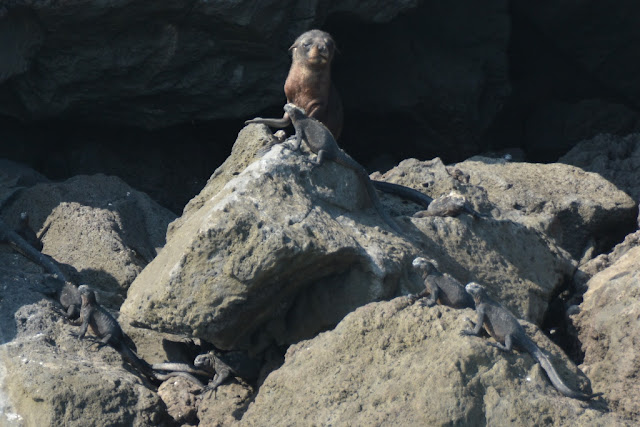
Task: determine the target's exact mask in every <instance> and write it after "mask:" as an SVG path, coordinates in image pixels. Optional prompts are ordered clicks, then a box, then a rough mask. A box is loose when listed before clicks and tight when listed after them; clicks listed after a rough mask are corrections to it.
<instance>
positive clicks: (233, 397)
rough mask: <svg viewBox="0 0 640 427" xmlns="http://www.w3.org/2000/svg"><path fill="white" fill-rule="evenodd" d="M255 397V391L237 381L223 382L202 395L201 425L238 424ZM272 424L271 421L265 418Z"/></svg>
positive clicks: (210, 426)
mask: <svg viewBox="0 0 640 427" xmlns="http://www.w3.org/2000/svg"><path fill="white" fill-rule="evenodd" d="M254 397H255V391H254V390H253V389H252V388H251V387H249V386H247V385H245V384H241V383H237V382H235V381H233V382H231V383H227V384H223V385H221V386H220V387H218V388H217V389H216V391H215V393H213V392H207V393H205V394H204V395H203V396H202V399H201V400H200V402H199V404H198V419H199V420H200V423H199V424H198V425H199V426H201V427H223V426H230V425H235V424H237V421H238V420H240V419H241V418H242V415H243V414H244V411H245V410H246V408H247V406H248V405H249V403H250V402H252V401H253V398H254ZM263 422H264V423H267V424H271V421H268V420H266V419H265V420H263ZM240 425H242V423H240Z"/></svg>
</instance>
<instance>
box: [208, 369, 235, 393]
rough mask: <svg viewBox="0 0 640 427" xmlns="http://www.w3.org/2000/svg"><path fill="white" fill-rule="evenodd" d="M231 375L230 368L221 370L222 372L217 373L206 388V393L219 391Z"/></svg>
mask: <svg viewBox="0 0 640 427" xmlns="http://www.w3.org/2000/svg"><path fill="white" fill-rule="evenodd" d="M230 375H231V370H229V368H222V369H220V371H218V372H216V374H215V375H214V376H213V379H212V380H211V381H210V382H209V384H207V386H206V387H205V388H204V391H207V390H215V389H217V388H218V386H219V385H220V384H222V383H223V382H224V380H226V379H227V378H229V376H230Z"/></svg>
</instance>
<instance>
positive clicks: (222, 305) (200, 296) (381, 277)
mask: <svg viewBox="0 0 640 427" xmlns="http://www.w3.org/2000/svg"><path fill="white" fill-rule="evenodd" d="M256 129H258V130H259V131H258V133H259V132H262V136H261V137H260V136H259V135H258V134H256ZM268 136H269V133H268V131H267V130H266V128H265V127H264V126H261V125H260V126H258V125H253V126H249V127H246V128H245V130H243V132H241V134H240V136H239V139H238V142H237V143H236V144H237V145H239V146H244V148H237V150H238V151H241V152H244V153H245V154H246V155H247V156H248V157H250V158H251V157H253V156H254V155H255V152H256V151H257V150H258V149H259V148H260V147H261V146H262V144H261V143H260V141H261V140H263V139H264V138H266V137H268ZM226 175H227V174H225V173H223V172H216V173H215V174H214V178H213V179H212V180H211V181H210V183H209V184H208V186H211V187H212V188H219V191H218V192H214V191H212V190H210V189H208V188H206V189H205V190H203V193H205V194H207V196H206V197H204V198H202V199H203V200H204V204H203V205H202V206H201V207H200V208H199V209H197V211H195V212H192V213H191V214H188V213H187V214H186V215H185V216H186V220H182V221H181V224H180V225H179V229H176V228H175V227H173V228H172V232H171V233H170V235H169V240H168V241H167V245H166V246H165V247H164V249H163V251H162V252H161V253H160V254H159V256H158V257H157V258H156V259H155V260H154V262H152V264H150V266H149V267H147V268H146V269H145V270H144V272H143V273H142V274H141V275H140V276H139V277H138V278H137V279H136V281H135V282H134V284H133V285H132V287H131V288H130V289H129V294H128V297H127V300H126V302H125V303H124V305H123V306H122V309H121V310H122V312H123V313H124V314H126V315H127V316H129V317H130V318H131V319H133V320H134V321H135V322H137V324H139V325H144V326H146V327H153V328H155V329H160V330H166V331H168V332H172V333H187V334H192V335H194V336H196V337H198V338H202V339H205V340H207V341H209V342H212V343H213V344H215V345H216V346H218V347H220V348H222V349H230V348H238V347H240V348H254V350H255V349H256V348H255V347H257V350H260V347H261V346H263V345H266V344H269V343H271V342H275V343H278V344H285V343H286V344H288V343H291V342H295V341H297V340H299V339H300V338H302V337H308V336H312V335H313V334H315V333H317V332H319V331H320V330H323V329H325V328H327V327H332V326H333V325H335V324H336V323H337V322H338V321H339V320H340V319H341V318H342V317H343V316H344V315H345V314H347V313H348V312H350V311H352V310H353V309H355V308H356V307H357V306H359V305H362V304H364V303H366V302H369V301H371V300H375V299H386V298H389V297H392V296H394V295H396V294H399V293H400V294H401V293H404V292H408V286H410V285H409V282H408V280H407V278H406V277H403V276H406V273H405V272H406V271H407V270H408V268H406V267H407V266H408V265H410V263H411V260H412V259H413V258H412V256H413V254H414V253H415V251H416V249H415V248H414V247H413V246H412V245H411V244H410V243H408V242H407V241H406V240H404V239H402V238H400V237H399V236H397V235H395V234H394V233H393V232H392V231H390V230H389V229H388V227H387V226H386V225H385V224H384V222H382V220H381V219H380V218H379V217H378V216H377V214H376V213H375V211H374V210H373V209H364V210H363V209H362V206H364V205H366V203H367V199H366V193H365V192H364V190H363V189H362V188H361V186H360V183H359V180H358V178H357V177H356V175H355V174H353V173H352V172H351V171H346V170H345V168H343V167H340V166H339V165H337V164H335V163H333V162H327V164H326V165H323V166H322V167H318V168H315V167H314V166H313V164H312V162H311V161H310V159H309V155H308V153H302V154H301V153H294V152H291V151H290V150H288V149H286V148H283V146H282V145H276V146H275V147H273V148H272V149H271V151H269V152H268V153H267V154H266V155H265V156H264V157H262V158H261V159H260V160H258V161H256V162H254V163H251V164H250V165H249V166H248V167H247V168H246V169H244V170H242V171H241V172H240V173H239V174H238V175H237V176H234V178H233V179H231V180H230V181H228V182H226V184H225V183H224V181H225V180H226V179H227V178H228V176H226ZM217 176H219V177H220V179H219V180H218V179H217V178H216V177H217ZM220 180H222V183H220V182H219V181H220ZM345 180H346V181H347V185H338V183H344V181H345ZM211 194H213V195H212V196H209V195H211ZM310 313H313V314H314V315H313V316H310ZM252 336H253V338H252ZM256 340H257V342H256Z"/></svg>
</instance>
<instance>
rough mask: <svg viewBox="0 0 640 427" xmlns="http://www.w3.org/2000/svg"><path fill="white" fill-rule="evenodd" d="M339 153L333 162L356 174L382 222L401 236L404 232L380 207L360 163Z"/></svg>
mask: <svg viewBox="0 0 640 427" xmlns="http://www.w3.org/2000/svg"><path fill="white" fill-rule="evenodd" d="M340 152H341V153H342V154H343V155H338V156H337V157H336V158H335V159H334V161H335V162H336V163H339V164H341V165H343V166H346V167H348V168H349V169H352V170H353V171H355V172H356V173H357V174H358V176H359V177H360V179H361V180H362V183H363V184H364V185H365V187H366V188H367V194H368V195H369V200H371V204H372V205H373V206H374V207H375V208H376V210H377V211H378V214H379V215H380V216H381V217H382V219H383V220H384V222H386V223H387V224H389V227H391V228H393V229H394V230H395V231H397V232H398V233H400V234H403V233H404V232H403V231H402V229H401V228H400V226H399V225H398V223H396V222H395V221H394V220H393V218H391V215H389V214H388V213H387V211H385V210H384V207H383V206H382V202H380V198H379V197H378V193H376V189H375V188H374V187H373V184H372V183H371V179H370V178H369V174H368V173H367V170H366V169H365V168H364V167H363V166H362V165H361V164H360V163H358V162H356V161H355V160H353V158H352V157H351V156H350V155H348V154H347V153H345V152H344V151H343V150H340Z"/></svg>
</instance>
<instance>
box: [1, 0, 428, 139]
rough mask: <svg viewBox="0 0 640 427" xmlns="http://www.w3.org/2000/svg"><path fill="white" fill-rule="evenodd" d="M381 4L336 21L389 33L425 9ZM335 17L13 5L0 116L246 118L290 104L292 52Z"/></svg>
mask: <svg viewBox="0 0 640 427" xmlns="http://www.w3.org/2000/svg"><path fill="white" fill-rule="evenodd" d="M368 3H370V4H368ZM376 3H377V2H364V4H362V3H356V2H352V4H351V5H348V4H341V5H339V6H336V7H335V9H336V10H337V11H340V12H343V11H344V12H351V11H352V10H354V9H356V10H358V14H357V16H358V18H360V19H365V20H372V21H374V22H380V21H388V20H390V19H392V18H393V17H394V16H396V15H397V14H398V13H400V12H403V11H406V10H409V9H412V8H415V7H416V4H417V2H416V1H406V2H397V3H394V4H393V5H390V6H387V7H386V8H385V9H384V10H379V9H378V8H377V4H376ZM331 13H333V10H332V8H331V7H329V6H328V5H326V4H323V5H321V4H320V2H318V1H313V0H312V1H305V2H295V1H285V2H276V1H265V2H260V3H253V2H248V1H241V2H219V1H213V2H193V1H189V0H176V1H172V2H168V3H162V4H160V3H158V4H151V3H147V2H144V1H139V0H124V1H118V2H115V3H113V2H111V3H108V4H105V3H101V2H96V1H91V2H83V3H80V4H78V3H74V2H62V3H61V4H57V3H56V4H52V3H48V2H45V3H40V2H36V3H34V2H31V1H14V2H10V3H9V4H8V5H7V6H5V7H3V10H2V15H0V34H3V35H4V36H5V37H3V38H2V40H3V41H2V43H3V46H2V47H3V49H2V51H3V53H2V55H3V58H2V59H3V61H1V63H2V66H0V94H2V96H1V98H2V99H3V102H2V103H0V112H2V113H3V114H5V115H8V116H11V117H16V118H19V119H22V120H33V119H44V118H52V117H54V118H73V119H82V120H89V121H92V122H96V123H104V122H110V123H115V124H131V125H135V126H143V127H146V128H158V127H165V126H167V125H170V124H177V123H186V122H190V121H192V120H196V119H205V120H210V119H220V118H231V117H246V116H248V115H250V114H252V113H254V112H256V111H258V110H259V109H261V108H264V107H266V106H267V105H269V103H273V102H274V101H276V100H278V99H281V98H282V97H283V94H282V85H283V82H284V80H283V78H284V77H285V76H286V72H287V68H288V63H289V60H288V57H287V48H288V46H289V45H290V43H291V41H292V40H294V39H295V38H296V37H297V35H298V34H300V33H302V32H303V31H305V30H306V29H308V28H309V26H317V25H320V24H322V22H323V21H324V20H325V19H326V16H327V15H329V14H331ZM151 17H152V19H150V18H151ZM309 18H311V19H309ZM292 22H293V23H294V24H293V25H292V24H291V23H292ZM96 28H101V31H98V32H96V31H95V29H96ZM275 76H278V77H275ZM167 99H172V100H173V101H172V102H170V103H167V102H166V100H167Z"/></svg>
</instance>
